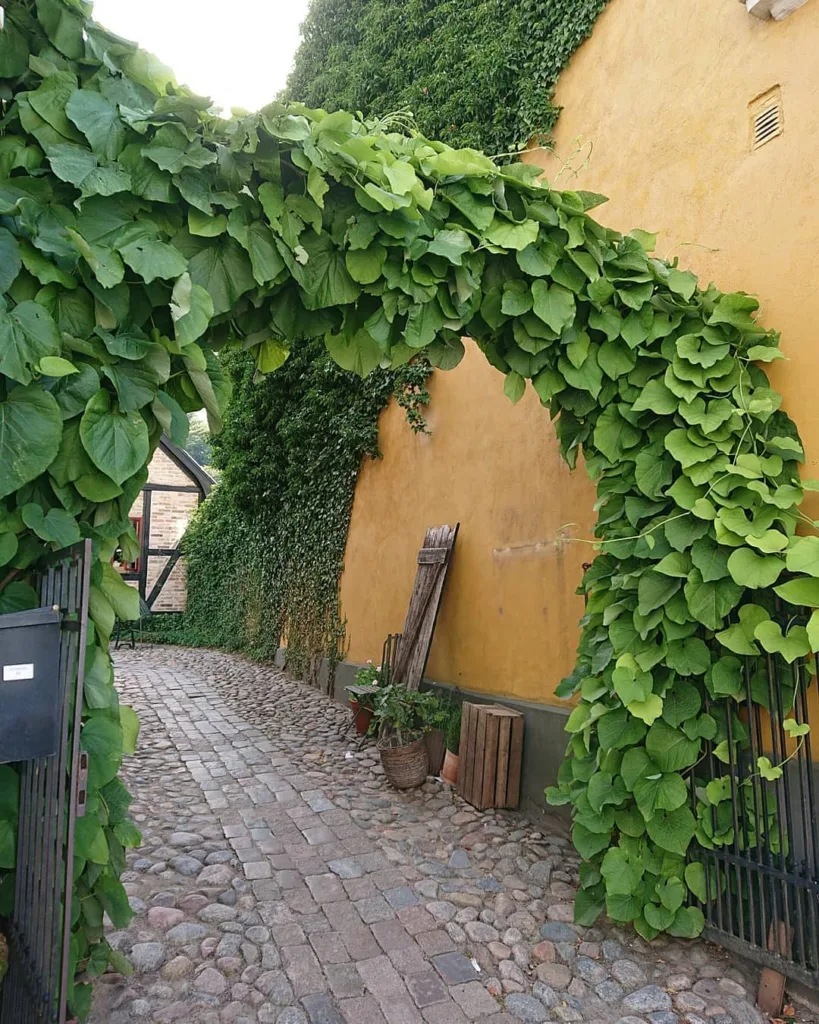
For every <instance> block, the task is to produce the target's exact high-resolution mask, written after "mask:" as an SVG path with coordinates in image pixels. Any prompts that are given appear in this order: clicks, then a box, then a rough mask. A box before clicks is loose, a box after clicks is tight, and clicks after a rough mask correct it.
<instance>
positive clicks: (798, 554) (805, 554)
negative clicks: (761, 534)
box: [749, 537, 819, 576]
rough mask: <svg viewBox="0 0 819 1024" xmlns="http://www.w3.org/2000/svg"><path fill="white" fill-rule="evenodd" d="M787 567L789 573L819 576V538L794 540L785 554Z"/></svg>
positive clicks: (798, 538) (797, 538)
mask: <svg viewBox="0 0 819 1024" xmlns="http://www.w3.org/2000/svg"><path fill="white" fill-rule="evenodd" d="M749 543H750V541H749ZM785 567H786V568H787V570H788V572H804V573H807V575H808V576H819V537H795V538H793V539H792V540H791V544H790V547H789V548H788V550H787V552H786V553H785Z"/></svg>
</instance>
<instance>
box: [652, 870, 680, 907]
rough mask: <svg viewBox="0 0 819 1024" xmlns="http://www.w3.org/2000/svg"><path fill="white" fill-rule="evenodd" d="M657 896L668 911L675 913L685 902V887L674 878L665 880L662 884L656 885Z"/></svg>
mask: <svg viewBox="0 0 819 1024" xmlns="http://www.w3.org/2000/svg"><path fill="white" fill-rule="evenodd" d="M656 888H657V895H658V896H659V897H660V903H662V905H663V906H664V907H666V908H667V909H668V910H673V911H674V912H675V913H676V911H677V910H679V908H680V907H681V906H682V905H683V901H684V900H685V896H686V893H685V886H684V885H683V883H682V881H681V880H680V879H679V878H677V877H676V876H674V877H672V878H667V879H666V880H665V881H664V882H660V883H659V884H658V885H657V887H656Z"/></svg>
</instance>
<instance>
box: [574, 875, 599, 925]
mask: <svg viewBox="0 0 819 1024" xmlns="http://www.w3.org/2000/svg"><path fill="white" fill-rule="evenodd" d="M605 909H606V896H605V889H604V887H603V886H602V885H597V886H593V887H591V888H589V889H581V890H580V891H579V892H578V893H577V894H576V895H575V898H574V923H575V924H579V925H583V927H585V928H591V926H592V925H593V924H594V922H595V921H596V920H597V919H598V917H600V915H601V914H602V913H603V911H604V910H605Z"/></svg>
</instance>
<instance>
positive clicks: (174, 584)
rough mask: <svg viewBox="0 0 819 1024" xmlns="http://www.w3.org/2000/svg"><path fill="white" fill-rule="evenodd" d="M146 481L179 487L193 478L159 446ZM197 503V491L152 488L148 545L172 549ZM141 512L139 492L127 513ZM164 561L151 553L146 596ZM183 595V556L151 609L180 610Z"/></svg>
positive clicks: (183, 605)
mask: <svg viewBox="0 0 819 1024" xmlns="http://www.w3.org/2000/svg"><path fill="white" fill-rule="evenodd" d="M148 482H149V483H152V484H172V485H174V486H179V487H192V486H195V484H194V481H193V480H191V479H190V477H189V476H188V475H187V474H186V473H185V472H184V471H183V470H181V469H180V468H179V467H178V466H177V465H176V463H175V462H174V461H173V460H172V459H171V458H169V457H168V455H166V454H165V452H163V451H162V449H161V448H158V449H157V450H156V452H155V454H154V457H153V459H152V460H151V464H150V466H149V467H148ZM198 503H199V494H198V492H195V491H153V492H152V494H151V536H150V537H149V538H148V546H149V547H151V548H175V547H176V546H177V544H178V543H179V540H180V538H181V537H182V534H183V533H184V532H185V530H186V529H187V526H188V523H189V522H190V518H191V516H192V515H193V512H194V510H195V509H196V506H197V505H198ZM142 514H143V492H140V494H139V496H138V498H137V500H136V501H135V502H134V505H133V507H132V509H131V516H132V517H140V518H141V517H142ZM167 561H168V559H167V557H166V556H153V557H151V558H149V559H148V585H147V590H146V595H147V594H150V592H151V588H152V587H153V585H154V583H155V582H156V579H157V577H158V576H159V574H160V573H161V572H162V569H163V568H164V566H165V563H166V562H167ZM186 597H187V577H186V570H185V562H184V559H180V560H179V561H178V562H177V563H176V566H175V567H174V570H173V572H172V573H171V575H170V576H169V578H168V580H167V581H166V583H165V585H164V586H163V588H162V592H161V593H160V595H159V597H158V598H157V600H156V601H155V602H154V606H153V611H155V612H181V611H184V610H185V599H186Z"/></svg>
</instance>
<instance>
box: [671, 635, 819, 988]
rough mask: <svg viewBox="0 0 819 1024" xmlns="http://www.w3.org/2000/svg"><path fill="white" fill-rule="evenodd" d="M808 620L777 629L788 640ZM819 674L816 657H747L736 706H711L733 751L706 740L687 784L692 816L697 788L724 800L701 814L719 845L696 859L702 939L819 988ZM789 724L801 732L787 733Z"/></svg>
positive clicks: (731, 702)
mask: <svg viewBox="0 0 819 1024" xmlns="http://www.w3.org/2000/svg"><path fill="white" fill-rule="evenodd" d="M804 621H805V618H804V617H801V616H800V617H799V618H798V619H797V620H796V622H794V620H793V619H792V618H791V619H790V621H782V622H781V623H780V624H781V626H782V628H783V632H785V631H786V629H787V627H788V626H793V625H794V624H800V623H802V624H803V623H804ZM721 653H722V654H725V653H726V652H725V651H724V650H723V651H722V652H721ZM814 672H815V669H814V662H813V659H811V660H810V661H809V662H808V661H805V660H803V659H797V660H796V661H795V662H793V664H788V662H787V661H786V660H785V659H784V658H783V657H781V656H780V655H767V656H766V657H764V658H762V659H754V658H751V657H748V658H746V659H744V665H743V674H742V688H743V692H741V693H740V695H739V699H734V698H730V697H729V698H726V699H724V700H719V701H713V700H708V699H707V698H706V700H705V707H704V710H705V711H706V712H708V713H709V714H711V715H712V716H714V717H715V718H717V719H718V720H720V721H721V722H723V723H724V726H725V735H727V743H725V742H722V743H721V744H718V743H717V739H716V738H715V739H714V740H713V741H706V742H705V754H704V758H703V760H702V761H701V762H700V763H699V764H698V765H697V767H696V768H695V770H694V771H693V772H692V774H691V780H690V781H691V793H692V806H693V809H694V811H695V813H696V812H697V805H698V800H697V790H698V789H700V788H701V787H706V789H707V786H708V783H709V782H712V781H716V783H717V785H718V786H719V787H721V788H722V790H723V792H724V793H725V795H726V798H725V799H724V800H721V801H720V802H719V803H718V804H716V805H715V806H714V805H712V806H710V807H709V808H707V809H706V810H704V811H702V810H701V814H702V817H701V819H700V826H701V827H702V828H703V830H704V832H705V833H706V838H707V833H708V832H712V833H714V835H715V836H717V837H718V841H717V842H715V843H714V845H713V848H712V849H703V848H702V847H701V846H700V847H697V848H696V853H695V857H696V859H697V860H698V861H700V862H701V863H702V864H703V867H704V874H705V894H706V895H707V896H708V897H709V899H708V900H707V901H706V902H703V903H699V906H700V908H701V909H702V912H703V914H704V915H705V919H706V935H707V936H708V937H709V938H711V939H713V940H714V941H715V942H718V943H719V944H720V945H722V946H725V947H726V948H728V949H731V950H733V951H735V952H737V953H740V954H742V955H744V956H747V957H749V958H750V959H752V960H755V961H756V962H757V963H759V964H761V965H763V966H766V967H771V968H773V969H774V970H777V971H779V972H780V973H782V974H784V975H786V976H788V977H790V978H793V979H795V980H797V981H801V982H803V983H805V984H807V985H811V986H817V985H819V823H818V822H817V813H819V806H817V801H816V791H817V775H816V766H815V765H814V762H813V756H812V750H811V734H810V732H809V731H806V730H804V729H803V728H802V726H809V725H810V722H809V713H808V707H809V692H810V687H811V686H814V688H815V676H814ZM788 719H790V720H791V721H794V722H795V723H796V728H794V727H793V726H792V725H789V726H788V729H786V728H785V725H784V723H785V722H786V721H787V720H788ZM793 733H802V735H796V736H794V735H792V734H793ZM760 758H763V759H764V758H767V761H763V763H762V767H760V764H759V759H760ZM717 795H719V794H718V791H717Z"/></svg>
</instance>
